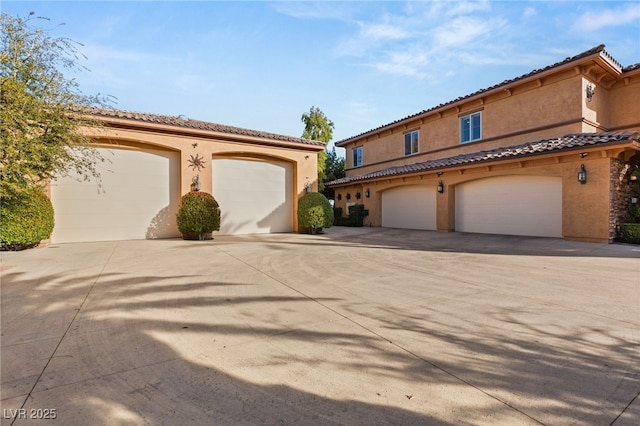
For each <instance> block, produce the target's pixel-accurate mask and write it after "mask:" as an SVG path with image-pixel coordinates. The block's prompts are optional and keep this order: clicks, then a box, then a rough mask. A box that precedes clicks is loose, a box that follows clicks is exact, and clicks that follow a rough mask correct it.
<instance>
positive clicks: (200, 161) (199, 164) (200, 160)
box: [187, 154, 205, 172]
mask: <svg viewBox="0 0 640 426" xmlns="http://www.w3.org/2000/svg"><path fill="white" fill-rule="evenodd" d="M187 162H188V163H189V167H191V169H192V170H193V171H194V172H195V171H196V169H198V171H200V169H204V168H205V166H204V157H201V156H199V155H198V154H196V155H195V157H194V156H193V155H191V159H190V160H187Z"/></svg>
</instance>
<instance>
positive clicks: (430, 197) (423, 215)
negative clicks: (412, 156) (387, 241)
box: [382, 185, 437, 230]
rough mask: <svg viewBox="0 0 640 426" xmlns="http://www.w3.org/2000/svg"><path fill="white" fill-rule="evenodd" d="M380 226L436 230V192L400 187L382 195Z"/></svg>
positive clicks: (426, 189)
mask: <svg viewBox="0 0 640 426" xmlns="http://www.w3.org/2000/svg"><path fill="white" fill-rule="evenodd" d="M382 226H383V227H387V228H406V229H425V230H435V229H436V226H437V225H436V191H435V189H434V188H428V187H425V186H416V185H413V186H402V187H398V188H391V189H389V190H386V191H384V192H383V193H382Z"/></svg>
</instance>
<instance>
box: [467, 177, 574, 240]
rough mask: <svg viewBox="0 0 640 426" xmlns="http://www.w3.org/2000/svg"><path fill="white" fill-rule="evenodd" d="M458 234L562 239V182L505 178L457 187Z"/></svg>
mask: <svg viewBox="0 0 640 426" xmlns="http://www.w3.org/2000/svg"><path fill="white" fill-rule="evenodd" d="M455 193H456V231H460V232H479V233H486V234H506V235H531V236H539V237H562V180H561V178H559V177H548V176H501V177H495V178H487V179H480V180H477V181H472V182H467V183H464V184H461V185H458V186H457V187H456V192H455Z"/></svg>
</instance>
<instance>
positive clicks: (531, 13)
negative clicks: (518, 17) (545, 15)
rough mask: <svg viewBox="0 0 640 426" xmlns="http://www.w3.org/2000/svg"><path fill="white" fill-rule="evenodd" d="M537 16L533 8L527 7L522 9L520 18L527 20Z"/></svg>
mask: <svg viewBox="0 0 640 426" xmlns="http://www.w3.org/2000/svg"><path fill="white" fill-rule="evenodd" d="M537 14H538V11H537V10H536V9H535V8H533V7H527V8H525V9H524V11H523V12H522V18H524V19H529V18H531V17H534V16H536V15H537Z"/></svg>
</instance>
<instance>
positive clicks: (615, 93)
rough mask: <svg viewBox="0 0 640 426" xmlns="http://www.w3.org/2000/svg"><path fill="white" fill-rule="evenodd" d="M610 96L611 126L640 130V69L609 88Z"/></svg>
mask: <svg viewBox="0 0 640 426" xmlns="http://www.w3.org/2000/svg"><path fill="white" fill-rule="evenodd" d="M597 96H598V95H597V92H596V98H597ZM608 97H609V104H608V106H607V107H608V109H609V116H610V118H609V122H608V124H609V127H611V128H613V129H616V130H636V131H638V130H640V70H637V71H636V72H635V73H634V74H633V75H630V76H628V77H626V78H624V79H622V80H621V81H619V82H617V83H616V84H615V85H614V86H613V87H612V88H611V89H609V90H608Z"/></svg>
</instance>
